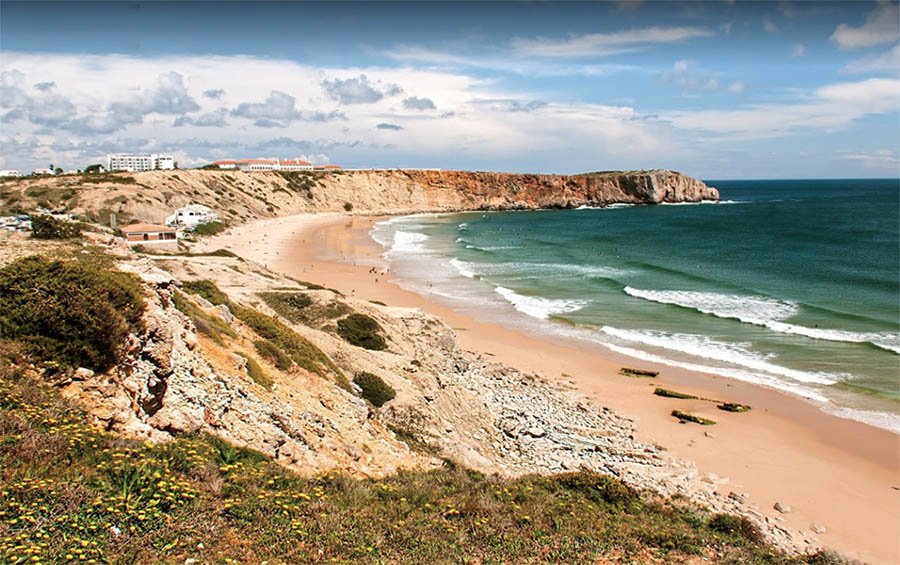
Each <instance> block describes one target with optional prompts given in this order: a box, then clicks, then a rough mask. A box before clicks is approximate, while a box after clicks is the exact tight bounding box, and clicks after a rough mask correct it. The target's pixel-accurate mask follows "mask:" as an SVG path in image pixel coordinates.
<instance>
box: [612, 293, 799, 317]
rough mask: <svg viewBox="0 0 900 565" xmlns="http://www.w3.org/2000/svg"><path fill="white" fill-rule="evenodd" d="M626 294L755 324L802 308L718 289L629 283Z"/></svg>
mask: <svg viewBox="0 0 900 565" xmlns="http://www.w3.org/2000/svg"><path fill="white" fill-rule="evenodd" d="M623 290H624V292H625V294H627V295H629V296H634V297H635V298H643V299H644V300H650V301H652V302H659V303H661V304H673V305H675V306H681V307H682V308H692V309H694V310H697V311H699V312H703V313H704V314H712V315H713V316H718V317H719V318H735V319H737V320H741V321H742V322H747V323H751V324H757V323H764V322H765V321H768V320H784V319H787V318H790V317H791V316H793V315H795V314H796V313H797V311H798V309H799V308H798V306H797V303H796V302H788V301H783V300H776V299H774V298H767V297H765V296H743V295H739V294H722V293H718V292H698V291H690V290H642V289H640V288H634V287H631V286H626V287H625V288H624V289H623Z"/></svg>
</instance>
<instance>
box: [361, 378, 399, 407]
mask: <svg viewBox="0 0 900 565" xmlns="http://www.w3.org/2000/svg"><path fill="white" fill-rule="evenodd" d="M353 384H355V385H356V386H358V387H359V388H360V390H361V391H362V394H361V395H362V397H363V398H365V399H366V400H368V401H369V402H371V403H372V405H373V406H375V407H376V408H381V407H382V406H384V403H385V402H388V401H390V400H393V399H394V397H395V396H397V392H396V391H395V390H394V388H393V387H392V386H391V385H389V384H387V383H386V382H384V380H383V379H382V378H381V377H379V376H378V375H373V374H372V373H367V372H364V373H360V374H358V375H356V377H355V378H354V379H353Z"/></svg>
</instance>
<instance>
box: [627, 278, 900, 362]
mask: <svg viewBox="0 0 900 565" xmlns="http://www.w3.org/2000/svg"><path fill="white" fill-rule="evenodd" d="M624 292H625V294H628V295H629V296H634V297H635V298H642V299H644V300H649V301H651V302H658V303H660V304H673V305H675V306H681V307H682V308H690V309H693V310H697V311H698V312H702V313H704V314H710V315H712V316H717V317H719V318H731V319H734V320H739V321H741V322H744V323H745V324H753V325H755V326H762V327H765V328H768V329H770V330H772V331H774V332H778V333H785V334H794V335H801V336H805V337H808V338H812V339H821V340H826V341H842V342H848V343H871V344H873V345H875V346H876V347H879V348H881V349H885V350H887V351H892V352H894V353H897V354H900V334H896V333H890V332H883V333H868V332H852V331H846V330H837V329H827V328H809V327H806V326H800V325H797V324H789V323H787V322H784V321H783V320H785V319H787V318H790V317H791V316H793V315H795V314H796V313H797V312H798V311H799V307H798V305H797V303H796V302H791V301H786V300H777V299H774V298H768V297H765V296H744V295H738V294H722V293H718V292H697V291H688V290H642V289H639V288H633V287H630V286H626V287H625V288H624Z"/></svg>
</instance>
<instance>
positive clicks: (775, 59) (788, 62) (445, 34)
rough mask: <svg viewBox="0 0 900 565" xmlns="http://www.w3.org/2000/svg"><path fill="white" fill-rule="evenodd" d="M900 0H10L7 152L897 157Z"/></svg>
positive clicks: (70, 162)
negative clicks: (565, 0)
mask: <svg viewBox="0 0 900 565" xmlns="http://www.w3.org/2000/svg"><path fill="white" fill-rule="evenodd" d="M898 151H900V5H898V3H897V2H887V1H881V2H847V3H844V2H762V3H756V2H715V3H713V2H694V1H691V2H658V3H654V2H639V1H628V2H602V3H601V2H595V3H588V2H577V3H554V2H497V3H494V2H417V3H412V2H410V3H404V2H353V3H349V2H348V3H343V2H326V3H305V2H278V3H269V2H177V3H176V2H75V1H68V2H40V1H29V2H16V1H11V0H3V1H2V2H0V168H2V169H18V170H21V171H31V170H32V169H35V168H38V167H46V166H47V165H48V164H51V163H52V164H54V165H56V166H61V167H63V168H65V169H79V168H84V167H85V166H87V165H89V164H91V163H100V162H103V161H104V160H105V155H106V154H107V153H110V152H137V153H166V154H173V155H174V156H175V157H176V159H177V160H178V162H179V164H180V166H181V167H191V166H199V165H202V164H205V163H208V162H210V161H212V160H215V159H225V158H240V157H280V158H294V157H302V158H305V159H307V160H309V161H312V162H313V163H317V164H324V163H337V164H340V165H343V166H344V167H348V168H368V167H376V168H384V167H410V168H412V167H423V168H442V169H461V170H492V171H511V172H536V173H579V172H587V171H595V170H628V169H650V168H668V169H674V170H679V171H682V172H685V173H687V174H690V175H692V176H696V177H700V178H704V179H745V178H864V177H897V176H900V161H898Z"/></svg>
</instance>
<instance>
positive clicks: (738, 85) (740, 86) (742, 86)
mask: <svg viewBox="0 0 900 565" xmlns="http://www.w3.org/2000/svg"><path fill="white" fill-rule="evenodd" d="M745 90H747V83H744V82H733V83H731V84H729V85H728V92H734V93H735V94H740V93H741V92H744V91H745Z"/></svg>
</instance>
